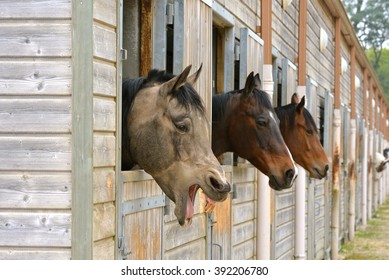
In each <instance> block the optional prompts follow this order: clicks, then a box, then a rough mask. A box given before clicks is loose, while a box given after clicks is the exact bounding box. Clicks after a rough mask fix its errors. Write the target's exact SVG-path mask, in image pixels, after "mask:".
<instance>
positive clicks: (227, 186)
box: [209, 177, 231, 192]
mask: <svg viewBox="0 0 389 280" xmlns="http://www.w3.org/2000/svg"><path fill="white" fill-rule="evenodd" d="M209 181H210V182H211V184H212V186H213V187H214V188H215V189H217V190H219V191H223V192H229V191H230V190H231V187H230V184H228V183H227V184H220V183H219V181H218V180H217V179H215V178H213V177H210V178H209Z"/></svg>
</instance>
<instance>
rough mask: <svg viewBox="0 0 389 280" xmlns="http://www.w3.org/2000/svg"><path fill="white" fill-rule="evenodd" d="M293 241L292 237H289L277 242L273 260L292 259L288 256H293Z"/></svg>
mask: <svg viewBox="0 0 389 280" xmlns="http://www.w3.org/2000/svg"><path fill="white" fill-rule="evenodd" d="M293 241H294V239H293V236H289V237H288V238H285V239H284V240H282V241H281V242H278V243H277V244H276V247H275V259H280V258H282V259H285V258H286V259H292V258H290V256H291V254H292V256H293Z"/></svg>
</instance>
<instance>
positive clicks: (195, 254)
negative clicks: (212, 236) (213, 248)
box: [163, 238, 206, 260]
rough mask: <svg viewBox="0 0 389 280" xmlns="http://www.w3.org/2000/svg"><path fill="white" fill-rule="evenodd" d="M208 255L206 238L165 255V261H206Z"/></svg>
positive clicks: (167, 252)
mask: <svg viewBox="0 0 389 280" xmlns="http://www.w3.org/2000/svg"><path fill="white" fill-rule="evenodd" d="M205 253H206V242H205V238H200V239H197V240H195V241H193V242H190V243H187V244H185V245H184V246H181V247H177V248H174V249H173V250H170V251H165V252H164V253H163V259H164V260H204V259H205Z"/></svg>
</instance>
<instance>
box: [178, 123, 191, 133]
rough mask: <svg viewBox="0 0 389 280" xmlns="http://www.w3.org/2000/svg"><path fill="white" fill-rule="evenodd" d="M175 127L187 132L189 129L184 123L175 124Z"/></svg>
mask: <svg viewBox="0 0 389 280" xmlns="http://www.w3.org/2000/svg"><path fill="white" fill-rule="evenodd" d="M175 126H176V128H177V129H178V130H179V131H180V132H183V133H185V132H188V131H189V128H188V127H187V126H186V125H185V124H175Z"/></svg>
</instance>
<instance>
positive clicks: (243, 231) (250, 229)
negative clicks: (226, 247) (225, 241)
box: [231, 220, 255, 246]
mask: <svg viewBox="0 0 389 280" xmlns="http://www.w3.org/2000/svg"><path fill="white" fill-rule="evenodd" d="M254 236H255V222H254V220H250V221H247V222H245V223H242V224H239V225H235V226H233V227H232V234H231V239H232V240H231V242H232V245H233V246H235V245H238V244H241V243H244V242H246V241H247V240H249V239H251V238H254Z"/></svg>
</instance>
